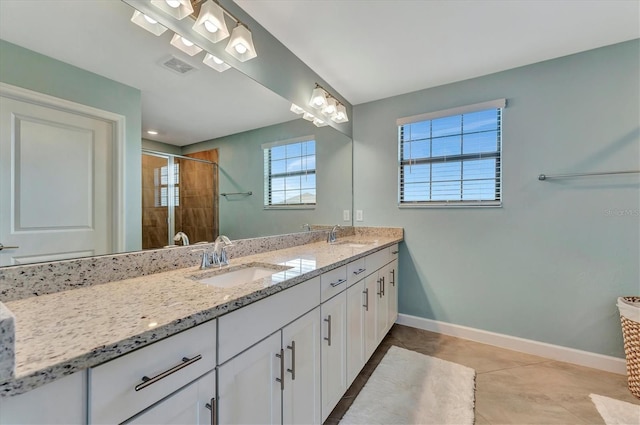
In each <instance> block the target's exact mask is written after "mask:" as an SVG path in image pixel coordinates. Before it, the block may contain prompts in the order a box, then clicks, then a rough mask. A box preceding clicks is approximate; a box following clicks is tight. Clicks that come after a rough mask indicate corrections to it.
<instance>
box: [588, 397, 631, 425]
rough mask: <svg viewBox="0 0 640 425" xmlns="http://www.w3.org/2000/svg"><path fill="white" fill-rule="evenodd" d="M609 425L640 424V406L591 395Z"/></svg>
mask: <svg viewBox="0 0 640 425" xmlns="http://www.w3.org/2000/svg"><path fill="white" fill-rule="evenodd" d="M589 397H591V401H593V404H595V405H596V409H598V413H600V416H602V419H604V422H605V423H606V424H607V425H638V424H640V406H639V405H637V404H631V403H627V402H626V401H621V400H616V399H615V398H609V397H605V396H601V395H597V394H591V395H589Z"/></svg>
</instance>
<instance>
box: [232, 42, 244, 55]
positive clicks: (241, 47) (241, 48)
mask: <svg viewBox="0 0 640 425" xmlns="http://www.w3.org/2000/svg"><path fill="white" fill-rule="evenodd" d="M234 47H235V49H236V52H238V53H240V54H241V55H244V54H245V53H246V52H247V46H245V45H244V44H242V43H238V44H236V45H235V46H234Z"/></svg>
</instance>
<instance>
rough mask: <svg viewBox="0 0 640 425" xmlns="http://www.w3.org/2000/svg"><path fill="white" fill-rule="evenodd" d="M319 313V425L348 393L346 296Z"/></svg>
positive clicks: (334, 301)
mask: <svg viewBox="0 0 640 425" xmlns="http://www.w3.org/2000/svg"><path fill="white" fill-rule="evenodd" d="M320 310H321V312H322V314H321V316H322V332H321V334H322V357H321V358H322V422H324V421H325V420H326V419H327V417H328V416H329V413H331V411H332V410H333V408H334V407H335V405H336V404H337V403H338V401H340V398H341V397H342V395H343V394H344V393H345V392H346V390H347V370H346V363H347V362H346V357H347V356H346V354H347V350H346V330H347V323H346V316H347V292H346V291H343V292H341V293H340V294H338V295H336V296H335V297H333V298H331V299H330V300H328V301H327V302H325V303H324V304H322V305H321V306H320Z"/></svg>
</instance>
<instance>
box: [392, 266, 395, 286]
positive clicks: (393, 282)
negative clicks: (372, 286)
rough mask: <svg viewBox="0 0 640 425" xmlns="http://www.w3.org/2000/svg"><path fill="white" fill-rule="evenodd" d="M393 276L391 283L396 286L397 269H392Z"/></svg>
mask: <svg viewBox="0 0 640 425" xmlns="http://www.w3.org/2000/svg"><path fill="white" fill-rule="evenodd" d="M391 276H393V281H391V284H392V285H393V286H396V270H395V269H393V270H391Z"/></svg>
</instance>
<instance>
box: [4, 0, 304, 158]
mask: <svg viewBox="0 0 640 425" xmlns="http://www.w3.org/2000/svg"><path fill="white" fill-rule="evenodd" d="M132 14H133V9H132V8H131V7H129V6H128V5H127V4H125V3H123V2H121V1H116V0H91V1H87V0H84V1H77V0H75V1H74V0H71V1H69V0H29V1H27V0H0V38H2V39H4V40H6V41H9V42H11V43H14V44H17V45H20V46H23V47H25V48H27V49H30V50H33V51H36V52H38V53H42V54H44V55H47V56H50V57H53V58H56V59H59V60H61V61H63V62H67V63H70V64H72V65H75V66H77V67H80V68H83V69H86V70H89V71H91V72H94V73H96V74H99V75H102V76H104V77H107V78H110V79H112V80H115V81H118V82H121V83H124V84H126V85H129V86H132V87H136V88H138V89H140V90H141V92H142V127H143V131H145V130H147V129H155V130H158V131H159V132H160V133H159V134H158V135H157V136H151V135H148V134H145V133H143V137H145V138H148V139H152V140H157V141H161V142H165V143H171V144H174V145H179V146H183V145H188V144H192V143H196V142H200V141H203V140H208V139H213V138H217V137H222V136H225V135H229V134H235V133H239V132H242V131H246V130H250V129H254V128H260V127H264V126H267V125H271V124H275V123H280V122H284V121H290V120H293V119H297V118H298V116H297V115H294V114H293V113H292V112H290V111H289V106H290V103H289V102H288V101H286V100H284V99H283V98H281V97H280V96H278V95H276V94H274V93H273V92H271V91H270V90H267V89H266V88H264V87H263V86H261V85H260V84H258V83H256V82H254V81H253V80H251V79H249V78H248V77H246V76H245V75H244V74H241V73H240V72H238V71H236V70H235V69H233V68H232V69H229V70H227V71H225V72H223V73H219V72H217V71H215V70H213V69H210V68H208V67H207V66H206V65H203V64H202V59H203V57H204V53H200V54H199V55H197V56H194V57H193V58H191V57H190V56H188V55H186V54H184V53H182V52H181V51H179V50H178V49H176V48H174V47H172V46H171V45H170V44H169V41H170V39H171V36H172V34H171V31H167V32H165V33H164V34H162V35H161V36H159V37H156V36H154V35H153V34H151V33H149V32H147V31H145V30H143V29H142V28H140V27H138V26H136V25H134V24H132V23H131V22H130V21H129V20H130V18H131V16H132ZM170 55H174V56H176V57H178V58H180V59H182V60H184V61H185V62H188V63H190V64H191V65H193V66H195V67H196V68H197V71H194V72H192V73H190V74H187V75H179V74H177V73H174V72H173V71H170V70H167V69H165V68H161V67H160V66H159V65H158V62H160V61H161V60H162V59H165V58H167V57H169V56H170Z"/></svg>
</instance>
